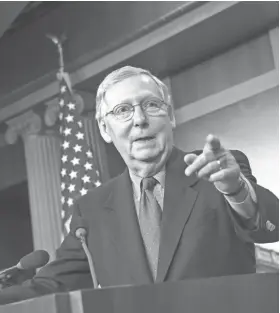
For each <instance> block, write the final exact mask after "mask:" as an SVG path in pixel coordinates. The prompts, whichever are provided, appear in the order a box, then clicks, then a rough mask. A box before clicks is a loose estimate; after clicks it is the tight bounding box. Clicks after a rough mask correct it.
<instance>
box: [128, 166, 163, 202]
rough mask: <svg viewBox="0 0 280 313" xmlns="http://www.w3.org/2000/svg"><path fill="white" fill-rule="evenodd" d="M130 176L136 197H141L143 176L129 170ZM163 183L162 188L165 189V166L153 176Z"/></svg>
mask: <svg viewBox="0 0 280 313" xmlns="http://www.w3.org/2000/svg"><path fill="white" fill-rule="evenodd" d="M129 176H130V179H131V181H132V187H133V192H134V195H135V197H136V199H139V198H140V196H141V190H140V183H141V180H142V179H143V177H140V176H137V175H136V174H135V173H133V172H131V171H129ZM153 177H154V178H155V179H156V180H157V181H158V182H159V184H160V185H161V188H163V189H164V186H165V168H164V169H163V170H161V171H160V172H158V173H157V174H155V175H154V176H153Z"/></svg>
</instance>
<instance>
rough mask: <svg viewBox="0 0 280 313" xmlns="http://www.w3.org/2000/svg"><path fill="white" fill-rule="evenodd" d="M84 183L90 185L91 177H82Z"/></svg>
mask: <svg viewBox="0 0 280 313" xmlns="http://www.w3.org/2000/svg"><path fill="white" fill-rule="evenodd" d="M82 181H83V182H84V184H85V183H90V177H89V176H88V175H84V176H83V177H82Z"/></svg>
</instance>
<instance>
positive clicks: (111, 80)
mask: <svg viewBox="0 0 280 313" xmlns="http://www.w3.org/2000/svg"><path fill="white" fill-rule="evenodd" d="M138 75H147V76H149V77H150V78H152V80H153V81H154V82H155V83H156V84H157V86H158V89H159V91H160V93H161V96H162V100H163V101H164V102H165V103H166V104H168V105H170V106H171V107H172V108H173V106H172V101H171V96H170V94H169V91H168V88H167V86H166V85H165V84H164V83H163V82H162V81H161V80H160V79H158V78H157V77H156V76H154V75H153V74H152V73H151V72H150V71H148V70H144V69H142V68H138V67H133V66H124V67H121V68H120V69H117V70H115V71H113V72H111V73H110V74H108V75H107V76H106V77H105V78H104V80H103V81H102V82H101V84H100V85H99V87H98V89H97V93H96V114H95V118H96V120H97V121H98V122H100V120H101V119H102V105H103V103H104V99H105V95H106V92H107V91H108V89H109V88H110V87H112V86H113V85H115V84H116V83H118V82H121V81H123V80H124V79H126V78H130V77H133V76H138Z"/></svg>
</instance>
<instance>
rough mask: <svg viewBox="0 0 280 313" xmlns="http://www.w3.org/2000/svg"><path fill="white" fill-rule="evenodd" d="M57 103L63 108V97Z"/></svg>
mask: <svg viewBox="0 0 280 313" xmlns="http://www.w3.org/2000/svg"><path fill="white" fill-rule="evenodd" d="M59 105H60V106H61V107H62V108H63V107H64V99H60V100H59Z"/></svg>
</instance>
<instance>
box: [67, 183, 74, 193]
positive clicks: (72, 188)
mask: <svg viewBox="0 0 280 313" xmlns="http://www.w3.org/2000/svg"><path fill="white" fill-rule="evenodd" d="M68 190H69V192H73V191H75V185H74V184H70V186H69V187H68Z"/></svg>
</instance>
